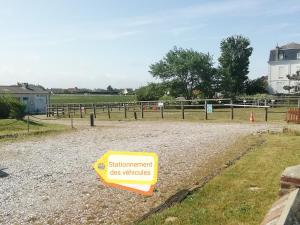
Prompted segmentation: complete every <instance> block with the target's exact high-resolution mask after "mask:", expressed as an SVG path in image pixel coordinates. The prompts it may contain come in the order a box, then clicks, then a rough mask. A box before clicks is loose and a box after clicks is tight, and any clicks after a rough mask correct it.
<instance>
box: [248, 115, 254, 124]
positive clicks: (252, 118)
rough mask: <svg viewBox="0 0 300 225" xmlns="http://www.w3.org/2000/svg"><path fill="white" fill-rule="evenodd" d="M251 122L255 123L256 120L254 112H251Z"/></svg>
mask: <svg viewBox="0 0 300 225" xmlns="http://www.w3.org/2000/svg"><path fill="white" fill-rule="evenodd" d="M249 120H250V122H251V123H253V122H254V114H253V112H251V113H250V118H249Z"/></svg>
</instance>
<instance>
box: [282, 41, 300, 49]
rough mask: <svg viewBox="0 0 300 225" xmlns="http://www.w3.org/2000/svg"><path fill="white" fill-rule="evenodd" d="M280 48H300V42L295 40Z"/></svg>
mask: <svg viewBox="0 0 300 225" xmlns="http://www.w3.org/2000/svg"><path fill="white" fill-rule="evenodd" d="M279 48H281V49H300V44H298V43H295V42H291V43H289V44H286V45H282V46H281V47H279Z"/></svg>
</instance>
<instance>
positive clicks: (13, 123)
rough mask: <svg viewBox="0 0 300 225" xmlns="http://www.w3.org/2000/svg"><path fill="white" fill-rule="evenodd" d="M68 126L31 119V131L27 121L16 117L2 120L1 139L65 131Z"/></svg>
mask: <svg viewBox="0 0 300 225" xmlns="http://www.w3.org/2000/svg"><path fill="white" fill-rule="evenodd" d="M67 129H68V128H67V127H66V126H64V125H58V124H49V123H42V122H37V121H32V120H30V121H29V132H28V126H27V121H25V120H15V119H1V120H0V140H7V139H11V138H16V137H23V136H27V135H37V134H45V133H52V132H58V131H65V130H67Z"/></svg>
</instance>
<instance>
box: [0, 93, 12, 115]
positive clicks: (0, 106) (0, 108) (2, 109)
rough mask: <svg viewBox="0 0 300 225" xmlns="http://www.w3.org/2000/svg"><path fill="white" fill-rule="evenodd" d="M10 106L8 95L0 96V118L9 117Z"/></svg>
mask: <svg viewBox="0 0 300 225" xmlns="http://www.w3.org/2000/svg"><path fill="white" fill-rule="evenodd" d="M9 111H10V106H9V103H8V101H7V98H6V97H3V96H0V119H7V118H8V117H9Z"/></svg>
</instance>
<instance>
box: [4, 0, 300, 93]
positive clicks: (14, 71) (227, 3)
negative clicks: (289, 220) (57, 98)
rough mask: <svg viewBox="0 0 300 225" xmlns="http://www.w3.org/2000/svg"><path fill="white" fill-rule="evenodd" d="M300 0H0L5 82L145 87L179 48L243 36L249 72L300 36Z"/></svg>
mask: <svg viewBox="0 0 300 225" xmlns="http://www.w3.org/2000/svg"><path fill="white" fill-rule="evenodd" d="M299 22H300V2H299V0H285V1H278V0H181V1H179V0H177V1H176V0H151V1H150V0H148V1H146V0H106V1H104V0H48V1H46V0H26V1H24V0H9V1H7V0H5V1H4V0H0V42H1V43H2V44H1V45H0V46H1V48H0V85H13V84H16V83H17V82H28V83H32V84H41V85H43V86H45V87H47V88H69V87H75V86H76V87H79V88H83V87H84V88H106V87H107V86H108V85H111V86H112V87H114V88H138V87H140V86H142V85H145V84H147V83H148V82H152V81H157V80H155V79H153V78H152V76H151V74H149V72H148V71H149V65H151V64H153V63H155V62H157V61H158V60H160V59H162V58H163V57H164V55H165V54H166V53H167V52H168V51H169V50H170V49H172V48H173V47H174V46H178V47H182V48H193V49H194V50H197V51H199V52H203V53H207V52H209V53H210V54H211V55H213V57H214V62H215V66H217V65H218V57H219V56H220V42H221V41H222V39H224V38H226V37H228V36H230V35H243V36H246V37H248V38H249V39H250V41H251V46H252V47H253V48H254V51H253V54H252V56H251V58H250V68H249V70H250V73H249V77H250V78H252V79H253V78H256V77H259V76H262V75H266V74H267V71H268V64H267V61H268V56H269V51H270V49H273V48H274V47H275V46H276V45H277V44H279V45H284V44H286V43H289V42H298V43H299V42H300V30H299Z"/></svg>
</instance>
